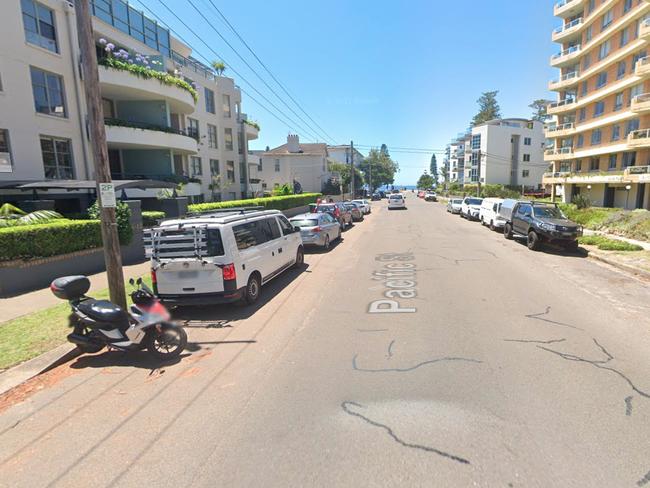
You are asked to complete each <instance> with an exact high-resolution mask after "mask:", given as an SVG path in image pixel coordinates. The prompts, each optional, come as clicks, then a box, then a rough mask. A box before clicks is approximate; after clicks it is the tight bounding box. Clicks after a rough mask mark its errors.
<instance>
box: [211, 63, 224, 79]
mask: <svg viewBox="0 0 650 488" xmlns="http://www.w3.org/2000/svg"><path fill="white" fill-rule="evenodd" d="M212 68H213V69H214V70H215V71H216V72H217V75H218V76H221V75H223V73H224V71H226V63H224V62H223V61H212Z"/></svg>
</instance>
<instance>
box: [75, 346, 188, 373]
mask: <svg viewBox="0 0 650 488" xmlns="http://www.w3.org/2000/svg"><path fill="white" fill-rule="evenodd" d="M188 350H189V348H188ZM189 355H190V354H189V352H187V353H183V354H181V355H180V356H179V357H177V358H176V359H172V360H171V361H164V362H162V361H158V360H156V359H154V358H153V357H151V356H150V355H149V354H147V352H146V351H135V352H134V351H129V352H123V351H105V350H104V351H103V352H99V353H97V354H88V355H83V356H80V357H78V358H77V359H76V360H75V362H73V363H72V364H71V365H70V367H71V368H72V369H85V368H110V367H122V366H124V367H132V368H139V369H147V370H150V371H154V370H156V369H159V368H162V367H166V366H173V365H174V364H177V363H179V362H180V361H181V360H182V359H183V358H185V357H187V356H189Z"/></svg>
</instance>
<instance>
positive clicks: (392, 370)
mask: <svg viewBox="0 0 650 488" xmlns="http://www.w3.org/2000/svg"><path fill="white" fill-rule="evenodd" d="M358 356H359V355H358V354H355V355H354V357H353V358H352V368H353V369H354V370H355V371H360V372H362V373H408V372H410V371H415V370H416V369H418V368H421V367H422V366H426V365H428V364H435V363H440V362H443V361H464V362H468V363H477V364H482V363H483V361H479V360H478V359H470V358H457V357H442V358H436V359H431V360H429V361H423V362H421V363H418V364H416V365H415V366H411V367H410V368H382V369H367V368H360V367H359V366H358V365H357V357H358Z"/></svg>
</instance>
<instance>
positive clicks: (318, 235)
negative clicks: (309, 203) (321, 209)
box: [289, 213, 341, 249]
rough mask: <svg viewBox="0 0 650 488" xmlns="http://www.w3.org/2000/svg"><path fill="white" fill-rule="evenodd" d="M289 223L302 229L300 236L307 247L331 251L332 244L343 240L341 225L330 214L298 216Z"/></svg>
mask: <svg viewBox="0 0 650 488" xmlns="http://www.w3.org/2000/svg"><path fill="white" fill-rule="evenodd" d="M289 222H291V225H293V226H294V227H299V228H300V236H301V237H302V243H303V245H305V246H318V247H322V248H324V249H329V248H330V245H331V243H332V242H334V241H336V240H338V239H340V238H341V225H340V224H339V222H338V220H336V219H335V218H334V217H332V216H331V215H330V214H329V213H307V214H302V215H296V216H295V217H293V218H291V219H290V220H289Z"/></svg>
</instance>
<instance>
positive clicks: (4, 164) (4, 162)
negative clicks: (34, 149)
mask: <svg viewBox="0 0 650 488" xmlns="http://www.w3.org/2000/svg"><path fill="white" fill-rule="evenodd" d="M11 172H13V167H12V166H11V154H9V153H8V152H0V173H11Z"/></svg>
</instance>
